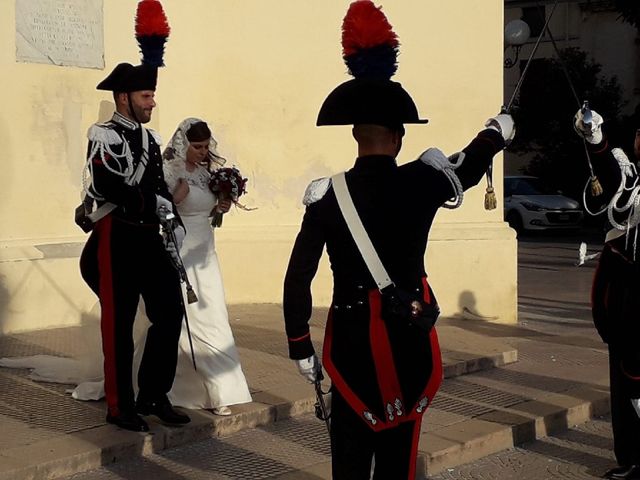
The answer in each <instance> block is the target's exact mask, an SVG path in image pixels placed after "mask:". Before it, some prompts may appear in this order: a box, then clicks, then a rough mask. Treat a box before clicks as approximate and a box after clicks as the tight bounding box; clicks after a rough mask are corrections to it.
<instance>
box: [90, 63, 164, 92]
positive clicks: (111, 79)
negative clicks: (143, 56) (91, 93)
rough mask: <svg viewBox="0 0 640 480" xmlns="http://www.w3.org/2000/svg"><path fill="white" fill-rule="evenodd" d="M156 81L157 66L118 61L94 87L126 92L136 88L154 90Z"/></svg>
mask: <svg viewBox="0 0 640 480" xmlns="http://www.w3.org/2000/svg"><path fill="white" fill-rule="evenodd" d="M157 81H158V67H155V66H151V65H147V64H145V63H143V64H142V65H136V66H133V65H131V64H130V63H119V64H118V65H117V66H116V68H114V69H113V71H112V72H111V73H110V74H109V76H108V77H107V78H105V79H104V80H102V81H101V82H100V83H99V84H98V86H97V87H96V88H97V89H98V90H108V91H111V92H126V93H128V92H137V91H138V90H155V89H156V84H157Z"/></svg>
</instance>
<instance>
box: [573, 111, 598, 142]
mask: <svg viewBox="0 0 640 480" xmlns="http://www.w3.org/2000/svg"><path fill="white" fill-rule="evenodd" d="M603 122H604V120H603V119H602V117H601V116H600V114H599V113H598V112H596V111H595V110H591V123H590V124H586V125H585V123H584V118H583V114H582V109H580V110H578V111H577V112H576V114H575V115H574V117H573V128H575V130H576V133H577V134H578V135H580V136H581V137H582V138H584V139H585V140H586V141H587V142H589V143H592V144H593V145H597V144H599V143H600V142H602V128H601V127H602V123H603Z"/></svg>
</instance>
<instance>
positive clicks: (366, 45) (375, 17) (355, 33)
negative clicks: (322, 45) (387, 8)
mask: <svg viewBox="0 0 640 480" xmlns="http://www.w3.org/2000/svg"><path fill="white" fill-rule="evenodd" d="M399 45H400V42H398V37H397V35H396V34H395V32H394V31H393V29H392V27H391V25H390V24H389V22H388V21H387V17H385V15H384V13H382V7H376V6H375V5H374V4H373V2H371V0H357V1H355V2H353V3H352V4H351V5H350V6H349V10H348V11H347V14H346V15H345V17H344V20H343V22H342V56H343V58H344V61H345V63H346V64H347V68H348V69H349V73H350V74H351V75H353V76H354V77H355V78H382V79H389V78H391V77H392V76H393V75H394V74H395V73H396V70H397V69H398V46H399Z"/></svg>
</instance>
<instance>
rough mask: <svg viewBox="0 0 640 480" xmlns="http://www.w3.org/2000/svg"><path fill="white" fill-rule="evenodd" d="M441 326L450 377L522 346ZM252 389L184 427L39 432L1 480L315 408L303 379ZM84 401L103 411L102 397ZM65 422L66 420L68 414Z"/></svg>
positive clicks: (42, 474)
mask: <svg viewBox="0 0 640 480" xmlns="http://www.w3.org/2000/svg"><path fill="white" fill-rule="evenodd" d="M442 330H443V332H442V333H441V337H443V336H444V337H456V340H455V341H453V340H452V341H451V342H448V343H449V344H451V345H455V349H454V350H449V349H443V362H444V373H445V378H449V379H453V378H456V377H460V376H461V375H467V374H471V373H473V372H481V371H485V370H487V369H491V368H494V367H500V366H504V365H507V364H510V363H513V362H515V361H516V360H517V351H516V350H515V349H514V348H511V347H509V346H508V345H506V344H504V343H501V342H499V341H497V340H493V339H490V338H484V339H480V338H478V336H474V334H471V333H465V334H462V333H460V332H457V331H456V330H457V328H456V327H447V326H444V325H443V327H442ZM245 369H246V367H245ZM18 373H20V372H18ZM24 373H25V372H22V375H17V374H16V373H14V372H13V371H10V370H6V369H0V380H1V379H2V378H3V377H4V378H6V377H13V378H12V381H13V383H11V385H13V388H14V389H15V388H16V387H15V385H23V386H25V388H26V386H27V385H28V383H29V382H30V383H33V382H31V381H30V380H28V379H27V378H25V376H24ZM30 387H31V388H36V389H38V388H40V389H54V390H56V392H55V393H58V394H60V393H61V391H62V389H61V388H60V386H51V385H46V384H45V385H42V384H34V385H31V386H30ZM49 393H50V392H48V394H49ZM252 393H253V399H254V402H252V403H249V404H245V405H237V406H233V407H232V410H233V412H234V414H233V415H231V416H228V417H221V416H217V415H213V414H211V413H209V412H207V411H189V414H190V416H191V419H192V421H191V423H189V424H188V425H185V426H183V427H168V426H164V425H161V424H158V423H155V422H154V421H153V417H150V418H151V421H150V425H151V433H149V434H141V433H134V432H127V431H124V430H120V429H117V428H114V427H113V426H111V425H106V424H104V422H100V423H101V424H99V425H95V424H94V425H93V426H91V427H89V428H84V429H80V430H77V431H74V432H71V433H66V434H56V435H44V438H43V439H42V440H37V436H36V440H34V441H32V442H29V443H28V444H23V445H18V446H6V448H1V449H0V480H9V479H11V480H27V479H38V480H41V479H54V478H60V477H67V476H70V475H73V474H75V473H78V472H83V471H87V470H92V469H96V468H99V467H101V466H103V465H108V464H112V463H114V462H124V461H127V460H131V459H134V458H139V457H141V456H148V455H152V454H156V453H159V452H162V451H164V450H167V449H172V448H175V447H178V446H181V445H186V444H192V443H194V442H200V441H203V440H206V439H209V438H212V437H224V436H228V435H232V434H233V433H235V432H239V431H241V430H244V429H250V428H255V427H260V426H265V425H269V424H272V423H274V422H278V421H282V420H284V419H288V418H292V417H295V416H298V415H302V414H305V413H308V412H312V411H313V408H314V407H313V406H314V403H315V396H314V390H313V388H312V387H311V386H310V385H308V384H305V383H303V382H301V381H300V380H299V379H298V378H296V379H295V380H293V381H291V382H290V383H289V384H288V385H287V387H286V388H281V387H280V388H278V389H277V390H266V389H263V390H261V391H254V392H252ZM51 398H54V397H51ZM63 398H64V401H66V402H71V403H68V405H70V407H75V406H76V405H78V403H79V402H75V401H73V400H70V399H69V398H68V397H61V398H58V401H63ZM2 400H3V394H2V393H0V405H1V404H2V403H3V402H2ZM54 400H55V399H54ZM13 403H17V402H15V401H14V402H13ZM85 405H86V407H85ZM82 406H83V407H85V408H92V409H97V410H99V411H100V412H103V411H104V410H103V408H104V407H103V404H102V402H99V403H98V404H94V405H92V404H88V405H87V404H82ZM12 408H15V406H14V407H12ZM76 408H78V407H76ZM70 413H71V412H70ZM0 416H2V415H1V414H0ZM94 416H95V415H94ZM101 418H102V417H101ZM3 420H4V419H3ZM9 420H11V419H9ZM60 421H61V422H64V419H63V418H62V419H60ZM4 425H5V426H6V425H7V423H4ZM25 428H31V427H28V426H27V427H25V425H15V426H14V431H16V432H17V433H19V435H20V436H21V437H22V438H24V435H25V432H24V429H25ZM20 429H21V430H20ZM37 429H41V426H39V427H36V430H37ZM9 430H11V429H10V428H9ZM18 430H20V431H19V432H18ZM23 443H24V442H23Z"/></svg>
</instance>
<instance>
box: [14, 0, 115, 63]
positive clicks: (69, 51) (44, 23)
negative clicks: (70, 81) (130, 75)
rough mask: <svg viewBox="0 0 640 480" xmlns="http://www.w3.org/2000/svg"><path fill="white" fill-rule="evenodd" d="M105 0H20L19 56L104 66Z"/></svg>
mask: <svg viewBox="0 0 640 480" xmlns="http://www.w3.org/2000/svg"><path fill="white" fill-rule="evenodd" d="M102 2H103V0H16V60H17V61H20V62H32V63H48V64H51V65H71V66H76V67H85V68H104V34H103V24H102V20H103V4H102Z"/></svg>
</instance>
